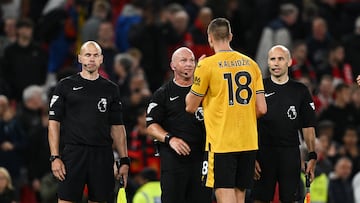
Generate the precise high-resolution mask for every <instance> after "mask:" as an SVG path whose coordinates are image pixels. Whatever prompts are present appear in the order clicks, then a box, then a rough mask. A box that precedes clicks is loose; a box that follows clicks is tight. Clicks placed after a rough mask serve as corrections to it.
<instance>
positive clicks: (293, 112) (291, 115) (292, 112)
mask: <svg viewBox="0 0 360 203" xmlns="http://www.w3.org/2000/svg"><path fill="white" fill-rule="evenodd" d="M287 116H288V117H289V118H290V120H294V119H295V118H296V117H297V112H296V109H295V106H290V107H289V109H288V110H287Z"/></svg>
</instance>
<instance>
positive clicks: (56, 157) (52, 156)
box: [49, 155, 61, 162]
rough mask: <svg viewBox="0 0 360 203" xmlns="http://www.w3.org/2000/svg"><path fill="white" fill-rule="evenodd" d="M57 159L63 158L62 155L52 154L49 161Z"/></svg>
mask: <svg viewBox="0 0 360 203" xmlns="http://www.w3.org/2000/svg"><path fill="white" fill-rule="evenodd" d="M55 159H61V157H60V156H59V155H51V156H50V158H49V161H50V162H53V161H54V160H55Z"/></svg>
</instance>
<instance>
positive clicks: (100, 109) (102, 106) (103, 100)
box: [97, 98, 107, 113]
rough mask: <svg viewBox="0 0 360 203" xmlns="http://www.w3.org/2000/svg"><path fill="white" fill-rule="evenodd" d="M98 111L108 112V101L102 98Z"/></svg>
mask: <svg viewBox="0 0 360 203" xmlns="http://www.w3.org/2000/svg"><path fill="white" fill-rule="evenodd" d="M97 106H98V109H99V111H100V112H102V113H104V112H106V106H107V100H106V98H101V99H100V101H99V102H98V104H97Z"/></svg>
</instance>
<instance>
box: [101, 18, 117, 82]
mask: <svg viewBox="0 0 360 203" xmlns="http://www.w3.org/2000/svg"><path fill="white" fill-rule="evenodd" d="M97 36H98V37H97V42H98V43H99V45H100V46H101V48H102V54H103V56H104V62H103V63H102V65H101V66H102V69H103V70H104V71H105V72H106V73H107V75H108V76H109V79H110V80H112V81H114V80H115V73H114V71H113V65H114V58H115V55H116V54H117V53H118V51H117V49H116V45H115V41H114V36H115V33H114V28H113V25H112V23H111V22H110V21H102V22H101V23H100V25H99V30H98V35H97Z"/></svg>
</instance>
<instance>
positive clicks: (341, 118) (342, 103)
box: [319, 84, 355, 143]
mask: <svg viewBox="0 0 360 203" xmlns="http://www.w3.org/2000/svg"><path fill="white" fill-rule="evenodd" d="M350 102H351V90H350V87H349V86H348V85H346V84H339V85H337V86H336V88H335V101H334V103H333V104H331V105H330V106H329V107H328V108H327V109H325V110H324V111H323V112H322V113H321V114H320V116H319V121H322V120H330V121H332V122H333V123H334V124H335V128H334V137H333V139H334V141H336V142H337V143H342V136H343V135H344V132H345V127H346V126H348V125H355V123H354V121H355V115H354V112H353V111H352V109H351V107H350V105H349V104H350Z"/></svg>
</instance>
